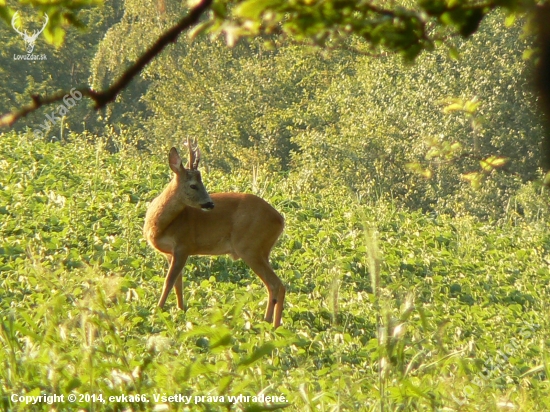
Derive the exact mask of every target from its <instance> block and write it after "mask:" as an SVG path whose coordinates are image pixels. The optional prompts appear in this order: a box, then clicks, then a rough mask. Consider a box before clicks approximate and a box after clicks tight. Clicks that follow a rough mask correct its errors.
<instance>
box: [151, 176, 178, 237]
mask: <svg viewBox="0 0 550 412" xmlns="http://www.w3.org/2000/svg"><path fill="white" fill-rule="evenodd" d="M183 209H185V203H183V202H182V201H181V200H180V199H178V196H177V187H176V179H175V178H174V179H172V180H171V181H170V183H169V184H168V186H167V187H166V188H165V189H164V190H163V192H162V193H161V194H160V195H159V196H158V197H156V198H155V199H154V200H153V201H152V202H151V204H150V205H149V208H148V209H147V213H146V215H145V224H144V226H143V234H144V235H145V238H146V239H147V240H149V241H150V242H154V240H155V239H158V238H159V237H160V236H162V234H163V233H164V231H165V230H166V228H167V227H168V226H169V225H170V223H172V222H173V221H174V219H175V218H176V217H177V216H178V215H179V214H180V213H181V212H182V211H183Z"/></svg>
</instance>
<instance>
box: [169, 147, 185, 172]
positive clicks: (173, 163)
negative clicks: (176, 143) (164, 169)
mask: <svg viewBox="0 0 550 412" xmlns="http://www.w3.org/2000/svg"><path fill="white" fill-rule="evenodd" d="M168 163H169V164H170V169H172V171H173V172H174V173H181V170H182V169H183V166H182V164H181V157H180V155H179V154H178V151H177V150H176V148H175V147H172V148H171V149H170V154H169V155H168Z"/></svg>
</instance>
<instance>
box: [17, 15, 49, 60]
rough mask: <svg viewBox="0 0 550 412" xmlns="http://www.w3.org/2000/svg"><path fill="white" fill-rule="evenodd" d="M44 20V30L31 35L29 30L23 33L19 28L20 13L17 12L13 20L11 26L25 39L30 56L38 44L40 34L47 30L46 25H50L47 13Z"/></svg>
mask: <svg viewBox="0 0 550 412" xmlns="http://www.w3.org/2000/svg"><path fill="white" fill-rule="evenodd" d="M44 18H45V20H46V21H45V22H44V25H43V26H42V28H41V29H40V30H34V31H33V32H32V34H31V35H29V34H28V33H27V30H24V31H21V30H20V29H19V28H18V27H17V21H18V20H19V12H16V13H15V14H14V15H13V17H12V19H11V26H12V27H13V29H14V30H15V31H16V32H17V33H19V34H20V35H21V36H22V37H23V40H24V41H25V45H26V48H27V53H29V54H31V53H32V51H33V50H34V44H35V43H36V39H37V38H38V36H39V35H40V33H42V32H43V31H44V29H45V28H46V25H47V24H48V21H49V18H48V15H47V14H46V13H44Z"/></svg>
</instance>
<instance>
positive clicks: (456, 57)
mask: <svg viewBox="0 0 550 412" xmlns="http://www.w3.org/2000/svg"><path fill="white" fill-rule="evenodd" d="M449 57H450V58H451V59H453V60H460V53H459V51H458V49H457V48H456V47H452V46H451V47H449Z"/></svg>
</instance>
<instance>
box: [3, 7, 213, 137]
mask: <svg viewBox="0 0 550 412" xmlns="http://www.w3.org/2000/svg"><path fill="white" fill-rule="evenodd" d="M211 4H212V0H202V1H201V2H200V3H199V4H198V5H197V6H196V7H194V8H192V9H191V10H190V11H189V13H188V14H187V16H185V17H183V18H182V19H181V20H180V21H179V22H178V23H177V24H176V25H175V26H173V27H172V28H170V29H169V30H168V31H166V32H165V33H164V34H163V35H162V36H160V37H159V38H158V40H157V41H156V42H155V43H154V44H153V45H152V46H151V47H150V48H149V49H147V50H146V51H145V53H143V54H142V55H141V57H140V58H139V59H138V60H137V61H136V62H135V63H134V64H133V65H132V66H130V67H129V68H128V69H126V70H125V71H124V73H123V74H122V75H121V76H120V77H119V79H118V80H117V81H116V82H115V83H113V84H112V85H111V86H110V87H109V88H108V89H106V90H103V91H101V92H97V91H95V90H93V89H92V88H91V87H88V88H81V89H78V91H79V92H80V93H82V95H84V96H87V97H89V98H90V99H92V100H93V101H94V102H95V105H94V107H95V108H96V109H101V108H102V107H105V106H106V105H107V104H108V103H111V102H112V101H114V100H115V99H116V97H117V96H118V94H119V93H120V92H121V91H122V90H124V89H125V88H126V86H128V84H129V83H130V82H131V81H132V79H133V78H134V77H136V76H137V75H138V74H139V73H140V72H141V71H142V70H143V68H144V67H145V66H147V65H148V64H149V63H150V62H151V61H152V60H153V59H154V58H155V57H156V56H157V55H158V54H160V52H162V50H163V49H164V48H165V47H166V46H167V45H168V44H170V43H175V42H176V40H177V38H178V37H179V35H180V34H181V33H182V32H184V31H185V30H187V29H189V28H190V27H192V26H194V25H195V24H197V23H198V21H199V19H200V17H201V16H202V15H203V14H204V13H205V12H206V11H207V10H208V9H209V8H210V6H211ZM68 94H69V92H67V91H65V92H59V93H56V94H53V95H51V96H48V97H41V96H39V95H32V96H31V98H32V103H30V104H28V105H26V106H23V107H22V108H20V109H18V110H15V111H13V112H10V113H6V114H4V115H2V116H0V127H2V126H8V127H9V126H12V125H13V124H14V123H15V122H16V121H17V120H19V119H21V118H22V117H25V116H27V115H28V114H29V113H32V112H34V111H35V110H38V109H39V108H40V107H41V106H45V105H49V104H52V103H54V102H58V101H60V100H62V99H63V98H64V97H65V96H66V95H68Z"/></svg>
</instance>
